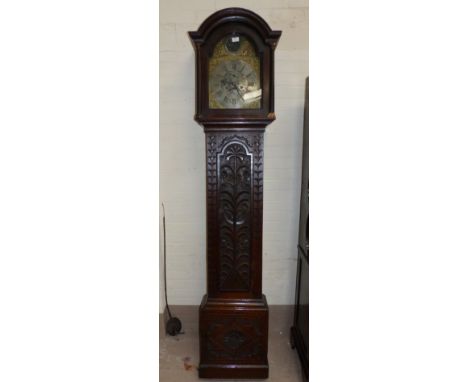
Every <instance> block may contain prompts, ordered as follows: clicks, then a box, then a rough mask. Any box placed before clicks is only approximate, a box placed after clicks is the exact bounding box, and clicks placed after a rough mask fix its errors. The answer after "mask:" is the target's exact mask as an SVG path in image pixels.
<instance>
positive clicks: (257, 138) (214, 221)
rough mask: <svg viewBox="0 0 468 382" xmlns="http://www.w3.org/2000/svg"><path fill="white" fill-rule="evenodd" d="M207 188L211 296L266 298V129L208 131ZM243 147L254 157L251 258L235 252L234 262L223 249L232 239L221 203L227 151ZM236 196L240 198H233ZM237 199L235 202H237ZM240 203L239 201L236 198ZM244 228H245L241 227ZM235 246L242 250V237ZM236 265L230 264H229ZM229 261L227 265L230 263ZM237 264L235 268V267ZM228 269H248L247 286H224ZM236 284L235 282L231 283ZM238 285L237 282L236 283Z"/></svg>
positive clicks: (251, 180)
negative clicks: (263, 245) (264, 248)
mask: <svg viewBox="0 0 468 382" xmlns="http://www.w3.org/2000/svg"><path fill="white" fill-rule="evenodd" d="M205 132H206V163H207V166H206V169H207V170H206V171H207V173H206V189H207V269H208V273H207V284H208V297H209V298H221V299H230V298H235V299H253V300H257V299H261V298H262V272H261V270H262V229H263V224H262V221H263V133H264V129H263V128H260V129H259V128H255V127H252V126H251V127H250V128H246V129H235V130H232V129H229V130H226V129H222V128H220V129H213V128H210V129H206V131H205ZM232 145H241V146H242V147H244V149H245V155H246V156H249V158H251V166H250V173H249V179H250V180H249V182H250V186H249V187H250V189H249V199H248V203H247V204H244V208H245V207H246V206H247V205H248V210H249V219H248V221H249V224H248V225H247V226H246V227H245V228H246V229H247V231H248V232H249V237H248V240H249V244H248V247H249V258H248V261H242V260H239V258H237V255H238V254H236V253H234V255H233V257H232V259H230V257H229V256H227V255H229V254H228V253H226V252H225V249H223V241H224V242H225V241H226V240H228V241H229V237H226V235H225V234H223V232H224V231H223V222H224V220H223V213H224V211H223V207H222V205H221V204H222V203H221V196H222V190H221V188H222V179H221V172H220V171H221V169H220V163H221V160H222V158H223V157H224V153H225V152H226V148H229V147H231V146H232ZM233 197H236V195H233ZM233 200H234V199H233ZM236 200H237V198H236ZM241 228H242V227H241ZM231 240H232V246H233V247H238V246H239V245H240V244H239V242H240V240H241V238H239V237H237V236H234V237H233V238H231ZM230 261H231V262H232V263H231V264H229V262H230ZM226 262H227V263H226ZM233 264H234V265H233ZM226 267H228V268H229V267H234V268H236V267H239V268H240V269H244V270H245V269H246V268H247V269H248V272H246V274H247V275H246V276H245V285H247V287H240V288H236V287H232V285H231V287H226V285H225V284H223V279H222V270H223V269H226ZM231 284H233V283H231ZM234 285H235V283H234Z"/></svg>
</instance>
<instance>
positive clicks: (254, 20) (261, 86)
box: [189, 8, 281, 378]
mask: <svg viewBox="0 0 468 382" xmlns="http://www.w3.org/2000/svg"><path fill="white" fill-rule="evenodd" d="M280 35H281V32H279V31H273V30H271V28H270V27H269V26H268V24H267V23H266V22H265V21H264V20H263V19H262V18H261V17H260V16H258V15H256V14H255V13H253V12H251V11H249V10H246V9H242V8H228V9H223V10H221V11H218V12H216V13H214V14H212V15H211V16H210V17H208V18H207V19H206V20H205V21H204V22H203V23H202V24H201V25H200V27H199V29H198V30H197V31H194V32H189V36H190V39H191V41H192V45H193V47H194V49H195V53H196V113H195V120H196V121H197V122H198V123H199V124H200V125H202V126H203V128H204V132H205V136H206V181H207V182H206V189H207V195H206V198H207V268H208V272H207V279H208V280H207V289H208V291H207V294H206V295H205V296H204V298H203V300H202V303H201V305H200V312H199V314H200V321H199V325H200V327H199V334H200V365H199V376H200V377H201V378H267V377H268V359H267V352H268V305H267V301H266V298H265V295H263V294H262V212H263V204H262V201H263V134H264V131H265V128H266V126H267V125H268V124H269V123H271V122H272V121H273V120H274V119H275V114H274V105H273V102H274V80H273V62H274V59H273V52H274V50H275V47H276V44H277V42H278V39H279V37H280Z"/></svg>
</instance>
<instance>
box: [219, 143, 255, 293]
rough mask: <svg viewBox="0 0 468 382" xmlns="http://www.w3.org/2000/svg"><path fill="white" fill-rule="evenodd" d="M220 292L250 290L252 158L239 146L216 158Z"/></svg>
mask: <svg viewBox="0 0 468 382" xmlns="http://www.w3.org/2000/svg"><path fill="white" fill-rule="evenodd" d="M218 168H219V210H218V219H219V228H220V230H219V235H220V255H221V256H220V289H221V290H248V289H249V287H250V227H251V224H250V215H251V193H252V186H251V172H252V154H250V153H249V152H248V150H247V149H246V148H245V146H243V145H242V144H241V143H239V142H238V141H237V140H236V141H235V142H234V143H231V144H228V145H227V146H226V147H225V148H224V151H223V152H222V153H220V154H219V155H218Z"/></svg>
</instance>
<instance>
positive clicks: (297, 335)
mask: <svg viewBox="0 0 468 382" xmlns="http://www.w3.org/2000/svg"><path fill="white" fill-rule="evenodd" d="M302 146H303V149H302V184H301V205H300V218H299V244H298V246H297V248H298V258H297V281H296V304H295V309H294V324H293V326H292V327H291V345H292V347H293V348H296V349H297V353H298V355H299V359H300V361H301V366H302V374H303V376H304V379H305V380H308V379H309V79H307V82H306V97H305V107H304V134H303V144H302Z"/></svg>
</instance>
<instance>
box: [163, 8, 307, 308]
mask: <svg viewBox="0 0 468 382" xmlns="http://www.w3.org/2000/svg"><path fill="white" fill-rule="evenodd" d="M231 6H237V7H243V8H248V9H250V10H252V11H254V12H256V13H258V14H259V15H260V16H261V17H263V18H264V19H265V20H266V21H267V23H268V24H269V25H270V26H271V28H272V29H275V30H281V31H282V32H283V34H282V36H281V39H280V41H279V44H278V47H277V49H276V52H275V57H276V68H275V70H276V71H275V83H276V88H275V96H276V99H275V111H276V116H277V120H276V121H275V122H273V123H272V124H271V125H270V126H269V127H268V128H267V130H266V133H265V166H264V170H265V173H264V223H263V264H264V266H263V292H264V293H265V294H266V296H267V299H268V302H269V303H270V304H292V303H293V302H294V290H295V272H296V255H297V253H296V252H297V250H296V244H297V236H298V233H297V232H298V227H297V226H298V222H299V197H300V183H301V179H300V172H301V153H302V122H303V106H304V84H305V78H306V77H307V75H308V2H307V0H302V1H300V0H255V1H253V0H249V1H225V0H199V1H183V0H161V1H160V52H159V60H160V73H159V76H160V83H159V84H160V85H159V86H160V109H159V111H160V116H159V122H160V124H159V138H160V141H159V142H160V154H159V155H160V162H159V163H160V193H159V195H160V201H161V202H164V204H165V207H166V229H167V255H168V261H167V267H168V287H169V290H168V299H169V302H170V303H171V304H181V305H196V304H199V303H200V301H201V298H202V296H203V294H204V293H205V292H206V255H205V251H206V239H205V238H206V227H205V224H206V211H205V191H206V188H205V147H204V145H205V141H204V133H203V130H202V128H201V127H200V126H199V125H198V124H197V123H196V122H195V121H194V120H193V115H194V109H195V107H194V105H195V99H194V97H195V54H194V51H193V48H192V46H191V43H190V40H189V38H188V35H187V31H191V30H196V29H198V27H199V25H200V24H201V23H202V22H203V20H204V19H205V18H206V17H208V16H209V15H210V14H211V13H213V12H215V11H217V10H219V9H222V8H226V7H231ZM161 216H162V215H161ZM161 223H162V219H161ZM161 229H162V224H161ZM161 237H162V235H161ZM161 249H162V241H161ZM160 254H161V258H162V251H161V252H160ZM160 264H161V265H162V260H161V262H160ZM160 270H161V274H160V285H161V297H163V290H162V286H163V273H162V272H163V267H162V266H161V267H160ZM163 306H164V303H163V298H161V300H160V311H161V312H162V311H163Z"/></svg>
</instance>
